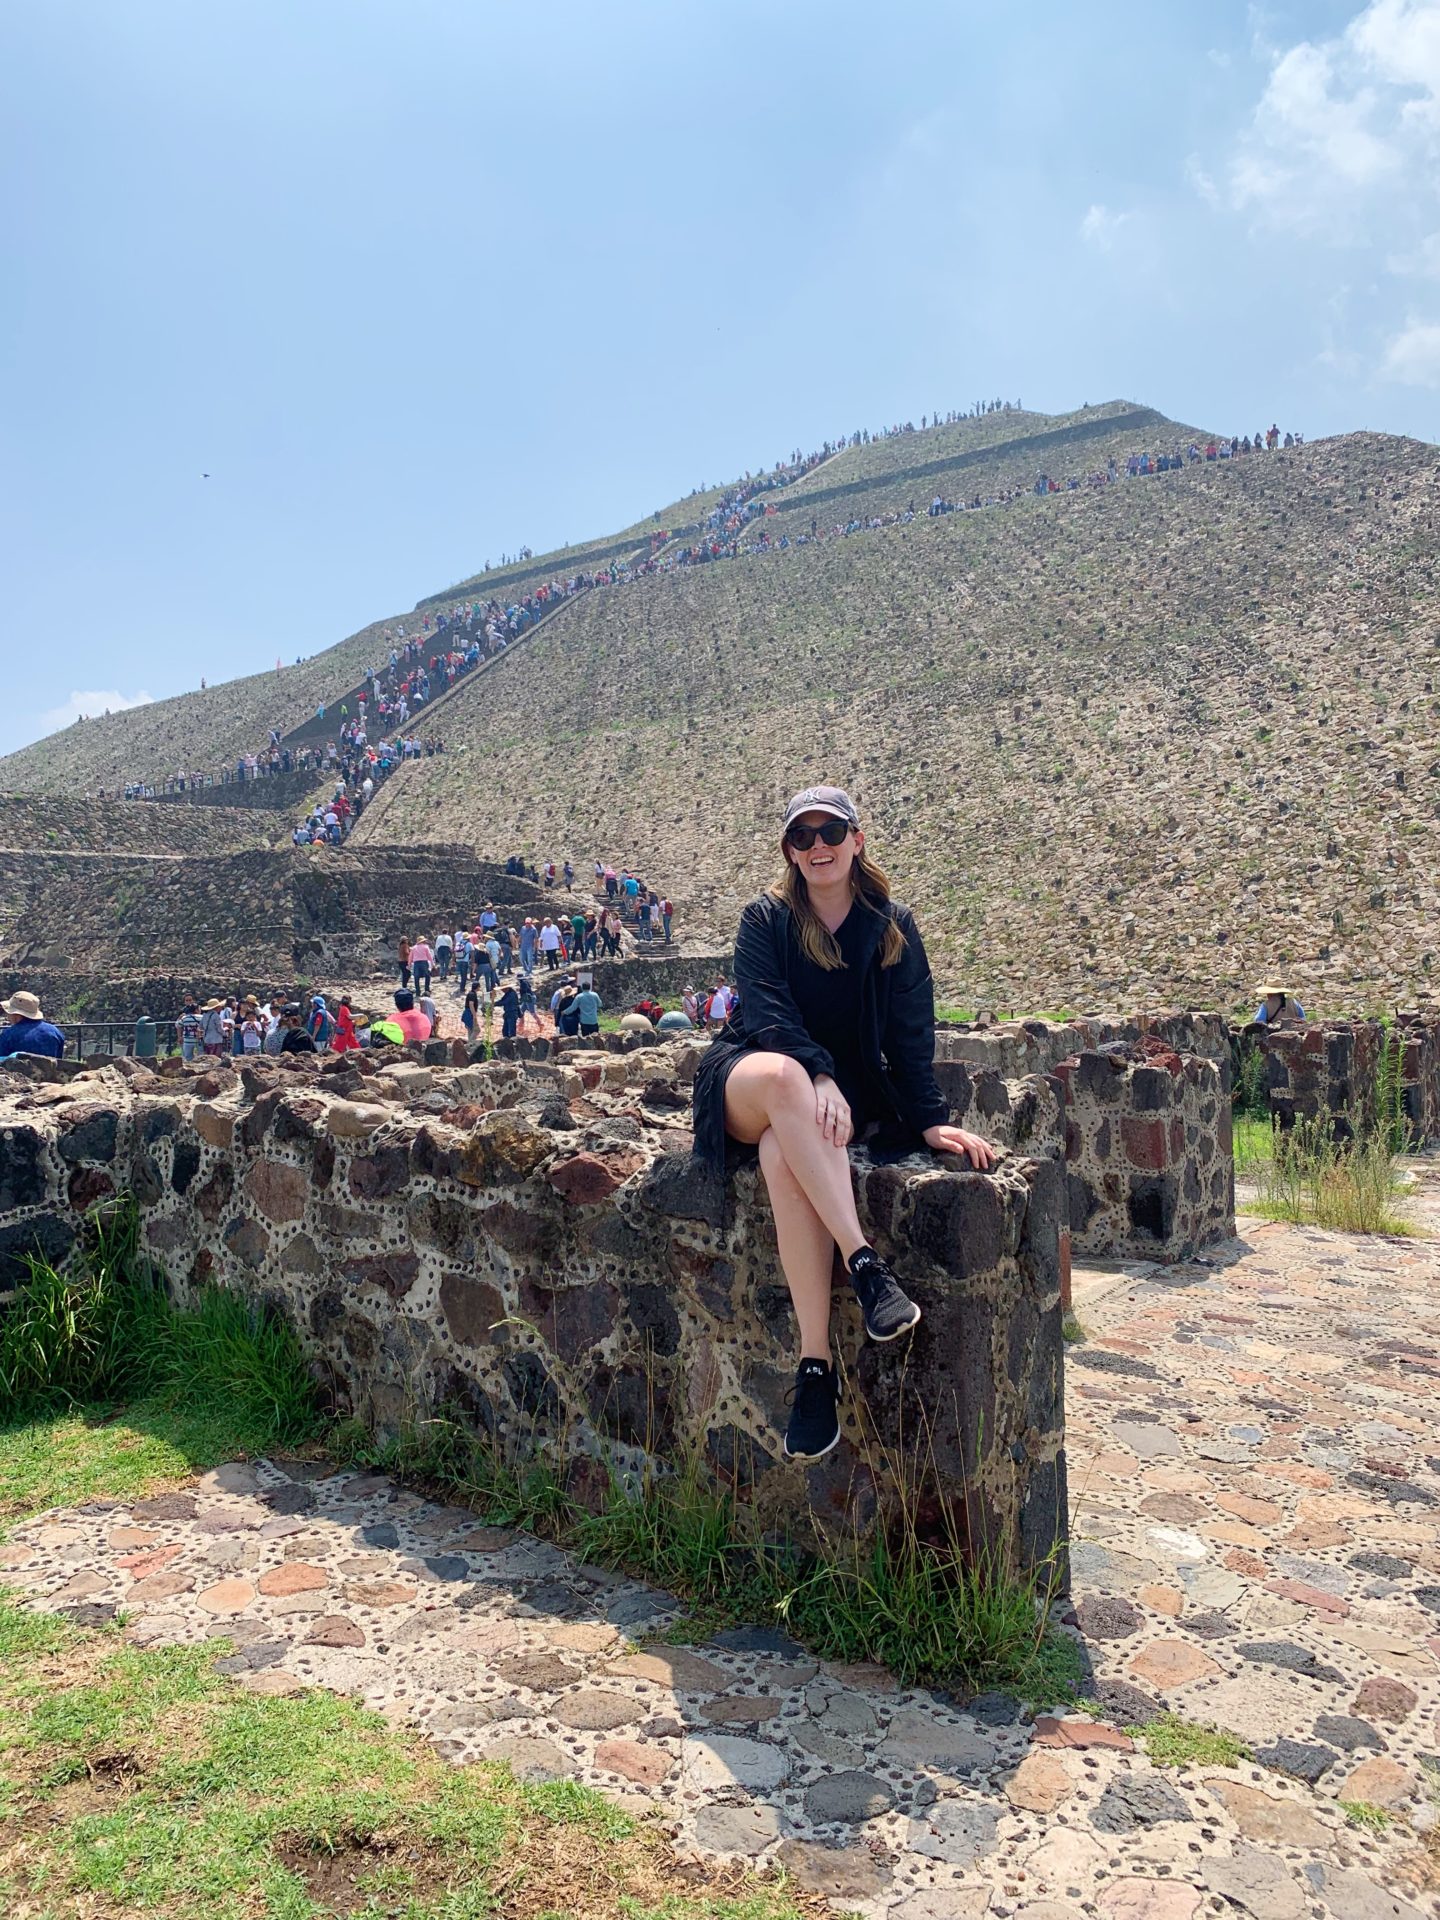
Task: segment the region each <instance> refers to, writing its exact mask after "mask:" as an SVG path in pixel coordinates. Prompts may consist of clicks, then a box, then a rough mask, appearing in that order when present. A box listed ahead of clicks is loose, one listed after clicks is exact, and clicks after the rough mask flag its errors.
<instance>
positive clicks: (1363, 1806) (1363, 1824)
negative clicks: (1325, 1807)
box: [1337, 1800, 1395, 1833]
mask: <svg viewBox="0 0 1440 1920" xmlns="http://www.w3.org/2000/svg"><path fill="white" fill-rule="evenodd" d="M1337 1804H1338V1805H1339V1808H1340V1811H1341V1812H1342V1813H1343V1814H1344V1816H1345V1818H1346V1820H1347V1821H1348V1822H1349V1824H1350V1825H1351V1826H1352V1827H1359V1828H1360V1829H1361V1831H1362V1832H1364V1833H1384V1832H1385V1830H1386V1828H1387V1827H1392V1826H1394V1824H1395V1816H1394V1814H1393V1813H1390V1812H1388V1811H1387V1810H1386V1809H1385V1808H1384V1807H1377V1806H1376V1805H1375V1803H1374V1802H1373V1801H1372V1800H1341V1801H1339V1802H1338V1803H1337Z"/></svg>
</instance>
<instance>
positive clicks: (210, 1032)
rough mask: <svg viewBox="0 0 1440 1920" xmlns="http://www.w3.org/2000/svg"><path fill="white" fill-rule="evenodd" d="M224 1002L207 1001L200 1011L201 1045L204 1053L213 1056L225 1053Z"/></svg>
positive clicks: (226, 1034) (227, 1038)
mask: <svg viewBox="0 0 1440 1920" xmlns="http://www.w3.org/2000/svg"><path fill="white" fill-rule="evenodd" d="M224 1012H225V1002H224V1001H223V1000H207V1001H206V1002H205V1004H204V1006H203V1007H201V1009H200V1031H201V1034H202V1035H203V1039H202V1041H201V1045H202V1046H203V1047H204V1049H205V1051H206V1053H208V1054H210V1055H212V1056H214V1055H217V1054H222V1053H224V1052H225V1050H226V1048H227V1046H228V1044H229V1036H228V1032H227V1029H226V1025H225V1021H224V1018H223V1015H224Z"/></svg>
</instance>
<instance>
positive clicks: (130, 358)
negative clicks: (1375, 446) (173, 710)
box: [0, 0, 1440, 751]
mask: <svg viewBox="0 0 1440 1920" xmlns="http://www.w3.org/2000/svg"><path fill="white" fill-rule="evenodd" d="M1437 146H1440V0H1372V4H1369V5H1364V6H1362V5H1359V4H1356V0H1350V3H1349V4H1335V5H1332V4H1329V3H1328V0H1305V4H1304V5H1303V6H1302V5H1278V6H1274V7H1248V6H1241V5H1236V4H1230V0H1206V4H1204V5H1203V6H1202V5H1199V4H1194V5H1187V6H1183V7H1177V6H1166V7H1157V6H1156V5H1154V3H1153V0H1143V3H1141V4H1126V3H1124V0H1120V3H1117V4H1100V5H1096V6H1090V7H1083V8H1080V7H1075V6H1074V5H1073V4H1056V3H1052V0H1030V4H1029V5H1027V6H1026V7H1024V8H1011V7H995V6H994V5H991V4H972V0H911V4H909V5H907V6H905V7H903V8H897V9H888V8H887V9H882V8H879V7H877V6H875V5H874V4H873V0H865V3H864V4H852V0H786V4H784V5H782V6H779V7H777V6H775V5H773V4H766V5H752V4H750V0H731V4H729V5H728V6H721V7H704V8H702V7H694V6H689V5H686V4H683V0H669V4H664V3H660V4H655V5H647V4H638V3H635V4H632V3H630V0H611V3H610V4H608V5H605V6H596V5H594V4H590V5H584V6H582V5H572V4H569V3H568V0H551V4H549V5H547V6H545V7H518V6H514V5H505V6H500V5H494V4H490V3H489V0H464V3H463V4H462V3H461V0H453V3H452V4H451V5H448V6H440V5H431V4H425V0H410V4H407V5H406V6H405V7H403V8H401V7H398V6H395V5H393V4H388V5H381V4H372V3H371V0H305V4H304V5H302V6H296V5H294V4H293V0H286V3H284V4H280V3H274V4H272V3H271V0H247V4H245V5H244V6H225V7H220V6H204V7H197V6H194V5H193V4H189V0H185V4H162V0H129V3H128V4H126V5H124V6H115V5H113V4H111V3H110V0H104V3H103V4H102V3H100V0H88V3H85V0H45V4H44V5H43V6H31V7H26V6H22V5H19V4H12V5H10V6H9V7H8V8H5V9H4V11H3V13H0V275H3V278H0V286H3V290H4V298H3V300H0V382H3V385H0V570H3V575H4V579H5V583H6V589H7V590H6V594H5V606H6V612H5V622H6V631H5V656H6V658H7V660H9V661H10V662H12V663H23V670H22V671H19V672H17V673H13V674H12V678H11V697H10V699H9V700H8V701H7V702H6V703H5V705H4V707H3V709H0V751H4V750H8V749H10V748H13V747H16V746H19V745H21V744H23V743H24V742H25V741H27V740H31V739H34V738H36V737H38V736H39V735H41V734H42V733H45V732H47V731H50V730H51V729H52V728H53V727H55V726H56V725H59V724H63V723H64V722H65V721H67V720H68V719H70V718H71V717H73V714H74V713H75V712H76V711H78V710H81V709H83V710H85V711H99V710H100V709H101V708H102V707H103V706H105V705H113V704H116V703H117V702H118V701H127V702H128V701H133V700H135V699H138V698H140V697H142V696H151V697H157V698H158V697H162V696H164V695H166V694H169V693H174V692H178V691H180V690H182V689H184V688H186V687H190V686H194V685H196V684H198V682H199V680H200V678H201V677H202V676H204V677H205V678H206V679H207V680H208V681H210V682H211V683H212V684H214V683H215V682H217V681H220V680H223V679H227V678H230V677H232V676H234V675H236V674H239V673H245V672H252V671H256V670H258V669H261V668H263V667H266V666H268V665H270V664H271V663H272V662H273V661H274V659H275V657H276V655H277V654H279V655H282V656H283V657H285V658H287V659H293V658H294V657H295V656H296V655H297V654H310V653H313V652H316V651H318V650H319V649H320V648H321V647H323V646H326V645H329V644H330V643H331V642H332V641H334V640H337V639H339V638H341V637H342V636H343V635H345V634H347V633H349V632H352V631H353V630H354V629H355V628H357V627H359V626H361V625H363V624H364V623H365V622H366V621H368V620H371V619H375V618H378V617H381V616H384V615H387V614H390V613H394V612H396V611H399V610H401V609H403V608H405V607H408V606H410V605H412V604H413V603H414V601H415V600H416V599H417V598H418V597H419V596H420V595H421V594H424V593H428V592H431V591H434V590H437V589H439V588H441V587H443V586H444V585H446V584H447V583H448V582H449V581H451V580H455V579H458V578H460V577H462V576H463V575H464V574H466V573H468V572H471V571H473V570H474V569H475V568H476V567H478V566H479V565H480V564H481V563H482V562H483V561H484V560H485V559H486V558H492V559H494V558H498V557H499V555H500V554H501V553H502V552H504V551H513V550H514V549H515V548H516V547H517V546H519V545H520V544H521V543H522V542H528V543H529V544H530V545H531V546H533V547H534V548H535V549H536V550H537V551H538V550H542V549H543V548H545V547H548V546H552V545H555V544H557V543H559V542H562V541H565V540H577V539H580V538H583V537H585V536H588V535H591V534H595V533H599V532H604V531H608V530H610V529H612V528H614V527H617V526H619V525H623V524H625V523H626V522H628V521H630V520H633V519H635V518H638V517H639V516H640V515H642V514H644V513H648V512H649V511H651V510H652V509H653V508H655V507H657V506H660V505H662V504H665V503H667V502H668V501H670V500H672V499H674V498H676V497H678V496H679V495H682V494H684V493H685V492H688V491H689V489H690V488H691V487H693V486H695V485H697V484H699V483H700V482H703V481H712V482H713V481H716V480H719V479H724V478H728V477H730V476H732V475H734V474H735V473H737V472H740V471H742V470H743V469H745V468H746V467H754V466H757V465H760V464H769V463H771V462H773V461H774V460H775V459H776V458H777V457H779V456H780V455H781V454H783V453H785V452H787V451H788V450H789V449H790V448H791V447H793V446H797V445H798V446H802V447H806V448H809V447H811V446H813V445H816V444H818V442H819V441H821V440H822V439H824V438H825V437H827V436H833V435H834V434H835V433H837V432H839V431H842V430H846V429H849V428H851V427H853V426H856V425H860V424H865V425H871V426H874V425H879V424H881V423H883V422H886V421H889V420H893V419H898V418H904V417H907V416H909V417H913V418H917V419H918V417H919V415H920V414H921V412H922V411H925V410H928V409H929V408H930V407H932V406H937V405H938V406H940V407H941V408H946V407H950V406H955V405H964V404H967V403H968V402H969V401H970V400H971V399H972V398H973V397H975V396H977V395H980V394H987V395H988V394H1003V395H1006V396H1010V397H1019V398H1022V399H1023V400H1024V401H1025V402H1026V404H1027V405H1030V406H1035V407H1041V408H1045V409H1047V410H1062V409H1065V408H1069V407H1072V406H1075V405H1078V404H1079V403H1080V402H1082V401H1085V400H1091V401H1095V400H1100V399H1106V398H1115V397H1121V396H1123V397H1127V398H1132V399H1137V400H1141V401H1144V402H1147V403H1149V404H1152V405H1155V406H1158V407H1161V408H1163V409H1164V410H1165V411H1166V412H1168V413H1171V414H1173V415H1175V416H1176V417H1178V418H1181V419H1186V420H1190V421H1193V422H1195V423H1196V424H1199V425H1201V426H1206V427H1213V428H1215V429H1226V430H1230V429H1233V430H1234V431H1237V432H1242V431H1245V430H1247V429H1249V428H1251V427H1253V426H1254V424H1255V423H1256V422H1257V421H1262V420H1263V422H1265V423H1266V424H1268V422H1269V421H1270V420H1271V419H1272V418H1273V419H1277V420H1279V421H1280V423H1281V424H1282V426H1289V425H1293V426H1297V427H1300V428H1302V429H1303V430H1304V431H1306V432H1307V433H1308V434H1309V435H1310V436H1311V437H1317V436H1319V435H1321V434H1325V433H1334V432H1343V431H1346V430H1349V429H1352V428H1358V427H1372V428H1382V429H1385V430H1388V431H1392V432H1401V433H1410V434H1414V435H1417V436H1419V437H1421V438H1425V439H1432V440H1433V439H1440V168H1437V165H1436V158H1437ZM206 473H208V474H209V476H210V478H209V479H202V477H201V476H202V475H203V474H206Z"/></svg>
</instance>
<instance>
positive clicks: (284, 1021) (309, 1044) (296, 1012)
mask: <svg viewBox="0 0 1440 1920" xmlns="http://www.w3.org/2000/svg"><path fill="white" fill-rule="evenodd" d="M280 1035H281V1037H280V1051H281V1053H314V1051H315V1042H314V1041H313V1040H312V1039H311V1037H310V1035H309V1034H308V1033H307V1032H306V1031H305V1019H304V1015H303V1014H302V1013H301V1011H300V1002H299V1001H298V1000H291V1001H289V1002H288V1004H287V1005H286V1006H285V1007H284V1009H283V1010H282V1012H281V1015H280Z"/></svg>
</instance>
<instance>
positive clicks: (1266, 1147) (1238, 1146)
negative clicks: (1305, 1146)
mask: <svg viewBox="0 0 1440 1920" xmlns="http://www.w3.org/2000/svg"><path fill="white" fill-rule="evenodd" d="M1232 1133H1233V1138H1234V1152H1235V1177H1236V1179H1237V1180H1243V1179H1247V1178H1250V1177H1253V1175H1254V1174H1255V1173H1256V1171H1257V1169H1258V1168H1260V1167H1261V1166H1265V1165H1268V1164H1269V1162H1270V1160H1271V1159H1272V1157H1273V1148H1274V1143H1273V1139H1272V1133H1273V1127H1272V1122H1271V1121H1270V1119H1269V1117H1268V1116H1263V1117H1262V1116H1261V1115H1259V1114H1254V1113H1237V1114H1236V1115H1235V1118H1234V1121H1233V1123H1232Z"/></svg>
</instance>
